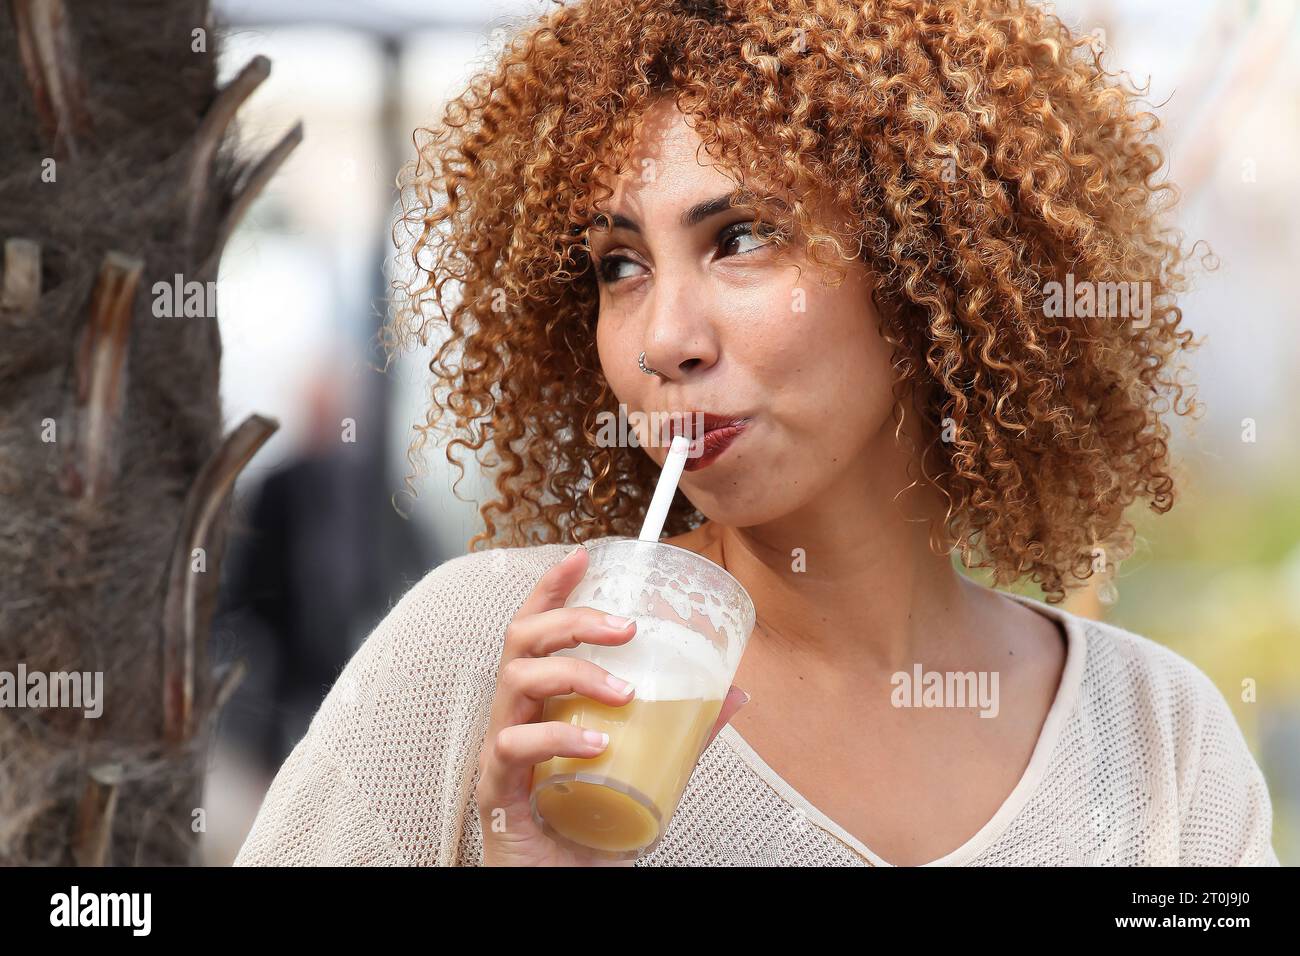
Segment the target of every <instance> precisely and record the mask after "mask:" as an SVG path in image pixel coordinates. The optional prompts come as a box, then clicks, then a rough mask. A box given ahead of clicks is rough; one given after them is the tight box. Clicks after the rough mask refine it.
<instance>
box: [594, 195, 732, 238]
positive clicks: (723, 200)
mask: <svg viewBox="0 0 1300 956" xmlns="http://www.w3.org/2000/svg"><path fill="white" fill-rule="evenodd" d="M733 196H734V197H739V200H738V202H737V203H736V204H735V206H742V207H743V206H745V205H747V204H749V203H750V202H751V201H752V200H753V198H754V197H753V195H752V194H751V193H749V192H747V191H745V190H733V191H732V192H729V193H724V194H723V195H721V196H714V197H713V198H712V199H706V200H704V201H703V202H697V203H696V204H695V205H694V206H692V207H691V208H690V209H687V210H686V211H685V212H684V213H682V215H681V220H680V221H681V224H682V228H684V229H690V228H691V227H692V226H697V225H699V224H700V223H702V222H703V221H704V220H705V219H708V218H709V217H710V216H716V215H717V214H718V213H720V212H726V211H727V210H729V209H732V208H734V207H733V204H732V201H731V200H732V197H733ZM596 219H597V220H601V219H608V220H609V222H610V223H611V225H610V228H611V229H626V230H628V232H635V233H636V234H637V235H640V234H641V227H640V226H639V225H638V224H637V223H636V222H635V221H633V220H632V219H629V218H628V217H627V216H624V215H622V214H621V213H614V214H613V215H612V216H611V215H609V214H608V213H605V214H602V215H598V216H597V217H596Z"/></svg>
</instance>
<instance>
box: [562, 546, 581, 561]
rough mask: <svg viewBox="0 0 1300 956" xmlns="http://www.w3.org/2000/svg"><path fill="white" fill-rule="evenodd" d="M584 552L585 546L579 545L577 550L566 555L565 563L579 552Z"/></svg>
mask: <svg viewBox="0 0 1300 956" xmlns="http://www.w3.org/2000/svg"><path fill="white" fill-rule="evenodd" d="M582 550H585V549H584V548H583V546H582V545H578V546H577V547H576V548H574V549H573V550H572V551H570V552H569V553H568V554H566V555H565V556H564V560H565V561H568V560H569V559H570V558H571V557H573V556H574V555H575V554H577V553H578V552H579V551H582Z"/></svg>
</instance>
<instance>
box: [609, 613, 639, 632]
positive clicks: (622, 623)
mask: <svg viewBox="0 0 1300 956" xmlns="http://www.w3.org/2000/svg"><path fill="white" fill-rule="evenodd" d="M605 623H606V624H608V625H609V626H610V627H612V628H613V629H614V630H616V631H621V630H623V628H625V627H627V626H628V625H629V624H631V623H632V619H631V618H630V617H619V616H618V615H616V614H606V615H605Z"/></svg>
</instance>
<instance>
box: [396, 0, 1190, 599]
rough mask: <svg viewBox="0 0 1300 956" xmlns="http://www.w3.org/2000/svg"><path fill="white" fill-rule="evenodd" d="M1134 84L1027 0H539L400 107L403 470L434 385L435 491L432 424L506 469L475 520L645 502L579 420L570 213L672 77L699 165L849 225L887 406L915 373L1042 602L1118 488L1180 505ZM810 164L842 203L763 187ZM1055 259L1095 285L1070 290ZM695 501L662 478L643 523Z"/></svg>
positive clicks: (501, 533) (1144, 127)
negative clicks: (465, 70)
mask: <svg viewBox="0 0 1300 956" xmlns="http://www.w3.org/2000/svg"><path fill="white" fill-rule="evenodd" d="M1144 92H1145V90H1140V89H1135V88H1133V87H1132V85H1131V84H1128V83H1126V81H1124V80H1122V79H1121V74H1117V73H1110V72H1108V71H1107V70H1106V69H1105V68H1104V67H1103V66H1102V63H1101V60H1100V56H1099V53H1098V51H1097V50H1096V49H1095V48H1094V41H1093V40H1092V38H1091V37H1088V36H1079V35H1076V34H1074V33H1072V32H1071V30H1070V29H1069V28H1068V27H1067V26H1066V25H1065V24H1063V23H1062V22H1061V21H1060V20H1059V19H1058V18H1057V17H1056V16H1054V15H1053V14H1051V13H1049V12H1047V11H1045V10H1044V9H1042V8H1041V7H1039V6H1036V5H1035V4H1033V3H1028V2H1024V0H853V2H850V0H712V2H710V0H691V2H688V0H580V2H576V3H568V4H564V5H560V6H557V7H555V8H553V9H551V10H550V11H548V12H547V13H546V15H545V16H544V17H543V18H541V19H540V20H538V21H537V22H535V23H532V24H530V25H527V26H526V27H524V28H523V29H521V30H520V31H519V32H517V33H515V34H513V35H512V36H511V37H510V38H509V39H508V42H507V44H506V47H505V49H504V50H503V51H502V52H500V53H499V54H497V55H495V56H494V57H493V58H492V61H491V62H490V63H489V64H488V65H487V66H485V67H484V68H483V69H482V70H481V71H480V72H478V73H477V74H476V75H475V76H474V77H473V78H472V79H471V80H470V82H469V84H468V85H467V87H466V88H465V89H464V91H463V92H462V93H461V94H460V95H459V96H458V97H456V98H455V99H453V100H451V101H450V102H449V103H448V104H447V105H446V107H445V110H444V112H443V115H442V118H441V121H440V122H439V123H438V124H435V128H434V129H428V128H424V127H421V128H419V129H417V130H416V132H415V134H414V136H413V140H414V142H415V145H416V156H417V158H416V159H415V160H413V161H412V162H411V163H409V164H407V166H405V167H404V168H403V171H402V175H401V176H400V177H399V185H400V186H401V187H402V202H401V214H400V216H399V218H398V219H397V221H396V223H395V224H394V227H393V239H394V242H395V243H396V245H397V247H398V249H399V252H400V254H401V256H402V264H403V266H404V267H405V268H406V269H407V272H408V274H409V276H408V278H407V279H397V280H394V282H393V288H394V289H395V290H396V293H397V294H396V295H395V296H394V300H393V309H392V312H391V315H390V321H389V323H388V325H387V327H386V328H385V330H384V338H385V341H386V343H387V344H388V345H389V346H390V350H391V351H392V352H394V353H396V352H397V351H398V350H400V349H401V348H403V347H414V346H415V343H417V342H418V343H419V345H420V346H428V345H429V343H430V338H431V335H436V336H437V337H440V338H442V341H441V342H440V343H439V345H438V347H437V349H436V353H435V354H434V355H433V358H432V359H431V360H430V361H429V363H428V367H429V369H430V371H431V372H432V373H433V374H434V377H435V382H434V384H433V387H432V389H431V392H432V404H431V407H430V409H429V410H428V413H427V415H426V418H425V422H424V423H423V424H417V425H416V426H415V430H416V432H417V433H418V435H417V437H416V438H415V440H414V442H413V443H412V445H411V447H410V448H409V449H408V452H407V459H408V462H410V463H411V464H412V465H415V466H416V468H417V471H418V465H417V464H416V458H415V457H414V456H416V455H418V453H419V452H420V450H421V449H422V447H423V445H424V442H425V440H426V438H427V436H428V434H429V433H430V432H431V431H433V430H435V429H437V428H438V427H439V425H440V424H441V423H442V422H443V420H444V419H445V418H446V417H447V415H448V413H450V416H451V419H452V422H453V424H452V428H451V432H452V434H453V437H452V440H451V441H450V442H449V444H448V445H447V448H446V457H447V460H448V461H449V462H452V463H453V464H455V465H456V466H457V467H458V468H459V469H460V478H458V479H457V480H456V482H455V483H454V485H453V493H456V489H457V488H458V486H459V483H460V479H461V478H463V477H464V465H463V463H462V462H461V461H460V460H459V459H457V458H456V457H454V456H453V451H454V449H456V448H457V447H463V448H465V449H468V450H470V451H472V452H473V453H475V454H477V453H479V452H481V451H482V450H483V449H484V448H485V447H486V446H488V445H489V444H491V445H492V447H493V450H494V451H495V457H492V458H490V459H480V465H481V466H482V467H483V469H484V472H485V474H491V473H493V472H495V490H496V493H497V495H498V497H497V498H496V499H495V500H492V501H489V502H487V503H485V504H483V505H482V506H481V507H480V509H479V510H480V514H481V516H482V519H483V521H484V526H485V529H486V530H484V531H482V532H480V533H479V534H477V535H475V536H474V537H473V538H471V539H470V542H469V548H470V549H471V550H473V549H474V548H475V547H476V546H477V545H478V544H480V543H484V542H486V543H488V544H489V545H491V544H500V545H503V546H519V545H526V544H530V543H531V544H540V543H550V542H555V541H561V540H566V539H571V540H576V541H584V540H589V539H590V538H593V537H599V536H602V535H609V534H617V535H629V536H634V535H636V534H637V532H638V528H639V525H640V522H641V520H642V517H643V515H644V512H645V509H646V507H647V505H648V502H649V498H650V494H651V492H652V491H653V487H654V482H655V479H656V477H657V475H658V466H657V465H655V463H654V462H653V461H652V460H651V459H650V457H649V456H648V455H645V454H642V453H641V452H640V451H639V450H637V449H621V448H609V447H600V446H599V445H598V444H597V443H596V441H595V435H594V433H593V431H592V426H593V423H594V422H596V421H597V420H598V418H597V416H598V415H599V414H600V413H601V412H606V413H615V411H616V408H617V406H616V404H615V400H614V395H613V393H612V391H611V389H610V388H609V386H608V383H607V382H606V381H605V378H604V375H603V374H602V371H601V368H600V362H599V359H598V356H597V352H596V338H595V326H596V319H597V313H598V303H599V295H598V290H597V286H596V283H595V277H594V275H593V269H592V265H591V262H590V260H589V259H588V257H587V246H586V238H587V231H586V230H587V228H589V227H584V226H583V225H582V224H583V223H587V222H589V221H590V219H591V217H592V216H593V215H594V213H595V211H596V209H597V207H598V205H599V204H600V203H601V202H602V201H603V200H605V199H607V198H608V197H609V196H610V195H612V190H611V189H610V188H609V186H608V185H607V183H606V182H605V177H606V176H617V175H618V174H619V173H620V172H622V171H623V170H624V169H625V168H626V165H627V161H626V155H627V149H628V147H629V146H630V144H631V142H632V137H633V135H634V131H635V127H636V123H637V120H638V118H639V117H640V116H641V115H642V114H643V113H644V112H645V110H646V109H647V108H648V107H649V106H650V105H651V104H652V103H654V102H655V101H656V99H657V98H658V97H660V96H662V95H671V96H672V97H674V100H675V102H676V105H677V108H678V109H679V110H681V112H682V113H684V114H685V115H687V116H688V117H690V118H691V123H692V126H693V127H694V128H695V130H696V132H697V133H698V134H699V136H700V138H701V140H702V141H703V143H704V145H705V148H706V149H707V150H708V152H709V155H710V156H711V157H713V158H714V161H716V162H718V163H719V169H720V170H723V171H724V172H725V173H726V175H728V176H729V177H733V176H734V177H735V178H736V180H737V181H738V182H740V181H741V171H743V176H744V178H743V182H744V183H745V184H749V183H756V184H761V186H762V188H761V189H759V190H758V191H757V193H756V195H757V196H758V200H757V202H756V203H755V205H757V207H758V208H759V210H760V216H761V218H762V219H763V220H765V221H768V222H770V223H771V224H772V225H773V226H774V227H775V229H776V230H777V232H778V233H779V234H782V235H798V236H800V237H802V238H803V241H804V242H805V243H806V252H807V256H808V258H809V260H810V261H813V262H818V263H821V264H822V265H825V266H827V267H833V266H834V259H835V256H834V255H829V254H828V255H825V256H824V255H823V254H826V253H829V250H832V249H833V250H835V251H836V252H839V251H840V250H845V249H847V250H849V257H850V258H853V257H855V256H856V257H857V258H860V259H861V260H862V262H863V263H864V264H865V265H866V266H867V267H868V268H869V269H870V271H871V273H872V274H873V276H874V279H875V281H874V283H873V292H872V296H871V298H872V304H874V306H875V308H876V312H877V314H878V315H879V318H880V326H879V332H880V334H881V335H882V336H883V337H884V338H885V341H886V342H887V343H888V344H889V346H890V347H891V349H892V351H893V356H894V369H895V371H896V381H895V383H894V397H895V399H896V400H897V402H896V405H895V413H894V414H895V419H896V423H897V426H898V427H897V429H896V432H895V434H896V437H899V436H901V432H902V414H901V410H902V409H903V407H904V403H905V401H906V402H907V403H908V407H911V408H915V409H917V410H918V415H919V418H920V421H919V422H918V427H919V428H921V429H922V431H923V434H924V436H925V439H924V443H923V448H922V449H921V450H920V451H919V452H918V449H917V448H916V447H911V448H909V452H910V453H911V454H912V456H913V465H914V468H915V469H918V470H919V471H920V473H921V474H920V477H919V479H918V480H919V481H922V482H928V483H930V484H933V486H934V487H936V488H938V489H939V490H940V491H941V492H942V493H943V495H944V496H946V499H947V502H948V509H947V515H946V516H945V518H944V520H943V523H942V526H941V527H939V528H938V529H937V530H938V533H939V534H940V535H941V536H942V537H946V539H947V540H948V541H950V542H952V544H951V545H950V547H949V551H951V550H952V549H954V548H956V547H958V546H959V547H960V554H961V558H962V561H963V563H964V564H965V566H966V567H968V568H989V569H991V571H992V575H993V580H994V583H995V584H1001V583H1011V582H1014V581H1017V580H1019V579H1021V578H1024V577H1026V576H1028V577H1030V578H1031V579H1032V580H1034V581H1036V582H1038V583H1039V584H1040V585H1041V586H1042V589H1043V592H1044V594H1045V596H1046V599H1047V600H1048V601H1050V602H1053V603H1055V602H1059V601H1060V600H1062V599H1063V598H1064V596H1065V591H1066V587H1067V586H1076V582H1081V581H1084V580H1086V579H1087V578H1088V577H1090V576H1091V575H1092V574H1093V573H1094V569H1095V568H1096V567H1097V555H1098V553H1099V552H1098V549H1101V552H1100V553H1101V554H1103V555H1105V556H1106V559H1107V561H1109V562H1111V563H1112V567H1113V564H1114V563H1115V562H1118V561H1119V560H1121V559H1122V558H1125V557H1127V556H1129V555H1130V554H1131V553H1132V540H1133V527H1132V525H1131V524H1130V523H1129V522H1128V521H1126V519H1125V511H1126V509H1127V507H1128V506H1129V505H1130V504H1132V503H1133V502H1134V501H1135V500H1137V499H1138V498H1142V499H1144V500H1147V501H1149V505H1150V507H1151V509H1152V510H1154V511H1156V512H1158V513H1163V512H1165V511H1168V510H1169V508H1170V507H1171V506H1172V504H1173V501H1174V481H1173V477H1172V476H1171V474H1170V471H1171V466H1170V463H1169V460H1168V458H1169V450H1168V445H1167V442H1168V438H1169V430H1168V425H1167V423H1166V421H1165V418H1166V413H1167V412H1168V411H1169V409H1170V408H1171V407H1172V408H1173V409H1174V411H1175V412H1176V413H1177V414H1190V413H1192V412H1193V411H1194V410H1195V409H1196V407H1197V403H1196V402H1195V401H1189V402H1186V403H1183V398H1184V389H1185V386H1184V385H1183V384H1181V383H1180V382H1179V379H1180V378H1181V375H1180V374H1175V373H1173V372H1171V365H1172V361H1173V359H1174V357H1175V355H1176V353H1178V352H1179V351H1180V350H1183V349H1187V348H1192V347H1194V346H1195V345H1196V344H1199V343H1196V342H1193V336H1192V333H1191V332H1190V331H1187V330H1186V329H1180V328H1179V326H1180V323H1181V321H1182V312H1181V309H1180V308H1179V307H1178V305H1177V304H1176V301H1175V295H1176V294H1177V293H1179V292H1181V291H1184V289H1185V286H1186V281H1187V280H1186V276H1185V273H1184V271H1183V267H1184V265H1185V263H1186V262H1187V259H1188V257H1189V256H1190V254H1191V251H1184V249H1183V248H1182V245H1181V243H1182V234H1181V233H1180V232H1178V231H1176V230H1175V229H1173V228H1172V227H1170V226H1168V225H1167V224H1166V222H1165V214H1166V213H1167V211H1168V209H1169V207H1170V206H1171V205H1172V203H1174V202H1176V200H1177V196H1178V193H1177V190H1176V188H1175V187H1174V186H1173V185H1172V184H1170V183H1168V182H1161V183H1156V182H1153V177H1154V176H1155V174H1156V172H1157V171H1158V170H1159V169H1160V168H1161V166H1162V165H1163V163H1164V156H1163V153H1162V152H1161V150H1160V149H1159V147H1158V146H1157V145H1156V144H1155V143H1154V142H1153V141H1152V138H1151V135H1150V134H1151V133H1152V131H1153V130H1154V129H1156V128H1157V127H1158V125H1159V121H1158V120H1157V118H1156V117H1155V116H1154V114H1152V113H1150V112H1143V111H1140V110H1139V109H1138V108H1137V106H1136V104H1137V102H1138V99H1139V96H1140V95H1141V94H1143V93H1144ZM810 188H811V189H816V190H818V191H820V192H819V194H820V195H821V196H823V197H825V198H826V199H828V200H829V201H830V204H831V208H836V209H838V210H839V211H840V212H841V213H842V214H844V215H843V218H842V219H840V218H837V219H836V221H835V222H834V223H831V222H828V221H824V218H825V217H823V218H818V217H817V216H816V215H815V210H814V209H813V206H812V204H811V203H808V202H805V201H804V200H803V199H802V198H800V199H799V200H797V201H795V202H793V203H790V204H787V203H779V202H775V201H772V202H769V198H770V191H771V190H781V191H788V192H787V194H789V193H795V194H796V195H800V196H802V195H804V194H802V193H799V192H798V191H799V190H804V189H810ZM765 191H768V192H766V193H765ZM1194 249H1195V247H1193V250H1194ZM449 283H451V284H452V287H451V289H448V284H449ZM1139 284H1140V287H1141V289H1142V295H1143V296H1144V300H1143V301H1145V302H1146V303H1147V305H1146V307H1145V310H1144V313H1143V315H1142V316H1141V319H1140V321H1139V320H1134V319H1133V318H1132V317H1131V316H1123V315H1120V314H1118V312H1119V311H1120V310H1115V309H1113V308H1112V309H1111V310H1109V311H1108V310H1107V308H1106V307H1105V299H1106V293H1107V290H1108V289H1109V290H1110V291H1111V293H1112V295H1111V300H1110V304H1111V306H1112V307H1113V306H1114V305H1115V296H1114V294H1113V293H1114V290H1115V289H1116V288H1118V289H1120V291H1126V290H1128V289H1133V290H1134V294H1135V295H1136V294H1137V290H1138V288H1139ZM1062 288H1064V289H1065V290H1066V301H1064V303H1063V304H1062V297H1061V295H1060V290H1061V289H1062ZM1072 290H1086V291H1087V295H1084V294H1083V293H1082V292H1079V293H1078V294H1079V302H1078V306H1079V307H1077V308H1076V307H1075V302H1074V299H1073V298H1072V297H1071V296H1070V293H1071V291H1072ZM434 303H436V306H437V315H436V316H435V315H432V314H431V312H432V308H431V307H432V305H433V304H434ZM1090 303H1091V305H1090ZM1098 303H1101V305H1100V307H1099V306H1098ZM866 314H867V313H866V311H865V303H864V315H866ZM1178 371H1179V372H1181V371H1182V369H1179V370H1178ZM441 392H445V394H440V393H441ZM1171 396H1172V400H1171ZM900 440H901V437H900ZM412 477H414V475H410V476H408V477H407V479H406V480H407V484H408V486H410V482H411V478H412ZM916 483H917V482H915V481H914V482H913V484H916ZM908 487H911V485H909V486H908ZM412 490H413V488H412ZM496 518H500V519H501V522H502V527H501V528H498V523H497V520H495V519H496ZM703 520H704V518H703V516H702V515H701V514H700V513H699V512H698V511H697V510H696V509H695V508H694V507H693V506H692V505H691V503H690V502H689V501H688V500H687V499H686V498H685V496H684V495H683V494H682V493H681V491H680V489H679V491H678V494H677V497H676V499H675V501H674V503H673V507H672V509H671V510H670V512H669V515H668V519H667V522H666V525H665V533H666V534H669V535H672V534H678V533H682V532H685V531H687V530H690V529H692V528H694V527H696V526H697V525H698V524H700V523H701V522H702V521H703ZM935 530H936V529H934V528H933V527H932V530H931V546H932V547H934V537H935ZM1109 569H1110V568H1107V570H1109Z"/></svg>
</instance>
